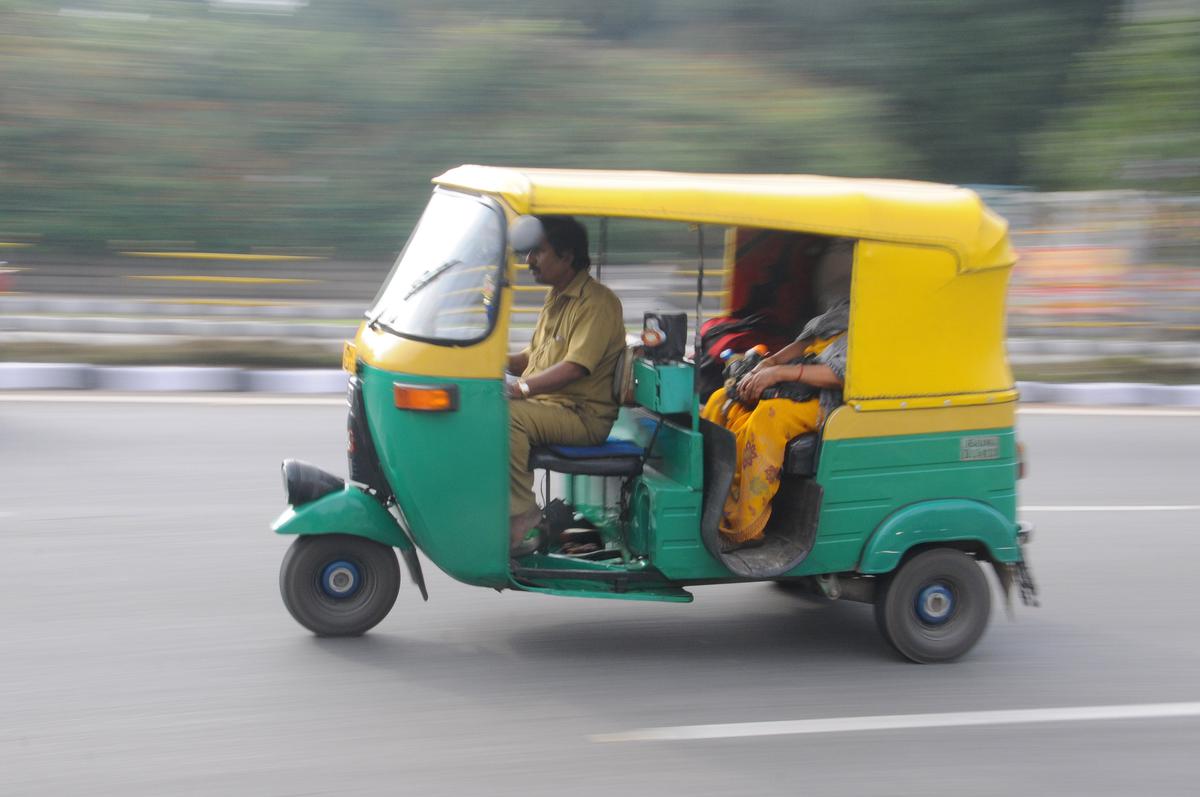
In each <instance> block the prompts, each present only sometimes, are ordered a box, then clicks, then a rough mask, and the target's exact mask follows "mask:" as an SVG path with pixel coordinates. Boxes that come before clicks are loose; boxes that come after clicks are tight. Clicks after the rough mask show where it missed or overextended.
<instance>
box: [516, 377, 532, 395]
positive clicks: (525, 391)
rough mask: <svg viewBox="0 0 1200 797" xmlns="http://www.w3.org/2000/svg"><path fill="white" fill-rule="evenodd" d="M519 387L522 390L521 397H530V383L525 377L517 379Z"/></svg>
mask: <svg viewBox="0 0 1200 797" xmlns="http://www.w3.org/2000/svg"><path fill="white" fill-rule="evenodd" d="M517 389H518V390H520V391H521V398H529V383H528V382H526V381H525V380H524V379H518V380H517Z"/></svg>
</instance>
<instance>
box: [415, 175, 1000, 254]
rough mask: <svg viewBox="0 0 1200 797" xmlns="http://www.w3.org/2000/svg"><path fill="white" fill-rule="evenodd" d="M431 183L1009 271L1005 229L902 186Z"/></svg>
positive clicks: (584, 211) (965, 192) (982, 209)
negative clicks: (905, 247) (888, 245)
mask: <svg viewBox="0 0 1200 797" xmlns="http://www.w3.org/2000/svg"><path fill="white" fill-rule="evenodd" d="M433 182H434V183H436V184H438V185H442V186H446V187H450V188H461V189H465V190H468V191H473V192H477V193H483V194H492V195H496V196H499V197H501V198H503V199H504V201H505V202H506V203H507V204H508V205H509V206H510V207H511V208H512V209H513V210H514V211H515V212H517V213H537V214H541V213H563V214H576V215H581V216H612V217H624V218H638V219H659V220H672V221H689V222H696V223H705V224H722V225H728V226H739V227H758V228H763V229H775V230H793V231H797V232H809V233H815V234H819V235H830V236H838V237H845V238H856V239H862V240H875V241H888V242H893V243H904V244H910V245H918V246H935V247H939V248H944V249H947V250H949V251H951V252H952V253H953V254H954V256H955V260H956V270H957V271H958V272H959V273H963V272H970V271H979V270H984V269H991V268H1003V267H1007V266H1010V265H1012V263H1013V261H1014V260H1015V259H1016V256H1015V254H1014V253H1013V250H1012V247H1011V246H1010V244H1009V241H1008V224H1007V222H1005V221H1004V219H1002V218H1001V217H999V216H997V215H996V214H994V213H992V212H991V211H990V210H988V208H987V206H985V205H984V204H983V202H982V200H980V198H979V196H978V195H977V194H976V193H975V192H974V191H971V190H969V189H965V188H959V187H956V186H950V185H941V184H936V183H922V182H915V181H907V180H873V179H859V178H848V177H818V176H812V175H759V174H689V173H681V172H642V171H604V170H591V169H520V168H504V167H493V166H459V167H458V168H455V169H451V170H450V171H448V172H446V173H445V174H442V175H441V176H439V177H436V178H434V180H433Z"/></svg>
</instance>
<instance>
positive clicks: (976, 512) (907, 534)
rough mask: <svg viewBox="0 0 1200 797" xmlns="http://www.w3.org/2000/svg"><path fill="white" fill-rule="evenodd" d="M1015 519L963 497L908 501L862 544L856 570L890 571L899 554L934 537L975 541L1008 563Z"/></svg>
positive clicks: (1016, 553)
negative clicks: (913, 502) (916, 501)
mask: <svg viewBox="0 0 1200 797" xmlns="http://www.w3.org/2000/svg"><path fill="white" fill-rule="evenodd" d="M1017 530H1018V529H1017V524H1016V523H1014V522H1013V521H1011V520H1008V519H1007V518H1005V517H1004V515H1002V514H1001V513H1000V512H999V511H997V510H996V508H995V507H992V506H989V505H988V504H985V503H982V502H980V501H971V500H968V499H965V498H946V499H940V500H937V501H922V502H920V503H917V504H910V505H908V506H906V507H903V508H901V509H898V510H896V511H895V512H893V513H892V514H891V515H889V516H888V517H887V518H886V519H885V520H884V521H883V522H882V523H880V524H879V528H877V529H876V530H875V533H874V534H872V535H871V538H870V539H869V540H868V541H867V544H866V546H865V547H864V548H863V553H862V558H861V560H860V561H859V565H858V572H860V573H871V574H879V573H890V572H891V571H892V570H895V569H896V565H898V564H900V559H901V558H902V557H903V556H904V553H905V552H906V551H908V550H909V549H910V548H912V547H913V546H916V545H926V544H928V543H938V542H964V541H967V542H980V543H982V544H983V545H984V546H985V547H986V548H987V550H988V553H989V555H990V556H991V558H992V560H993V561H996V562H1003V563H1006V564H1012V563H1014V562H1018V561H1020V559H1021V548H1020V545H1019V544H1018V542H1017Z"/></svg>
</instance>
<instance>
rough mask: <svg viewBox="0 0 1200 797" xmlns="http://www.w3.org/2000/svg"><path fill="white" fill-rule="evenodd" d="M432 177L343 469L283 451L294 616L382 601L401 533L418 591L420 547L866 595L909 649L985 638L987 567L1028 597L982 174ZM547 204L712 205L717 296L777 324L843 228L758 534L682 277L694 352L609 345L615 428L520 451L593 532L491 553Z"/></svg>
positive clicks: (672, 579)
mask: <svg viewBox="0 0 1200 797" xmlns="http://www.w3.org/2000/svg"><path fill="white" fill-rule="evenodd" d="M433 183H434V186H435V187H434V189H433V195H432V198H431V199H430V202H429V204H428V207H427V208H426V210H425V211H424V213H423V215H422V216H421V218H420V221H419V223H418V224H417V226H416V227H415V229H414V230H413V232H412V234H411V236H410V238H409V240H408V242H407V244H406V245H405V247H404V249H403V251H402V252H401V254H400V256H399V257H398V259H397V261H396V264H395V266H394V267H393V269H392V271H391V274H390V275H389V276H388V278H387V280H386V282H385V284H384V285H383V287H382V289H381V291H380V293H379V295H378V297H377V298H376V300H375V302H374V304H373V306H372V307H371V308H370V309H369V310H368V311H367V312H366V319H365V321H364V322H363V323H362V325H361V326H360V328H359V329H358V332H357V335H356V337H355V339H354V340H353V342H349V343H347V344H346V348H345V354H344V357H343V366H344V368H345V369H346V370H347V371H348V372H349V388H348V405H349V406H348V438H349V439H348V445H349V455H348V459H349V476H348V479H346V480H343V479H342V478H340V477H337V476H334V475H331V474H328V473H325V472H323V471H321V470H319V469H317V468H315V467H314V466H312V465H308V464H306V463H304V462H300V461H297V460H288V461H285V462H284V466H283V472H284V473H283V475H284V483H285V489H286V492H287V501H288V504H289V506H288V508H287V509H286V510H285V511H284V512H283V514H282V515H281V516H280V517H279V518H278V519H277V520H276V521H275V523H274V526H273V528H274V530H275V531H276V532H277V533H279V534H288V535H296V536H297V539H296V540H295V541H294V542H293V544H292V546H291V548H290V549H289V550H288V552H287V554H286V556H285V558H284V560H283V565H282V568H281V572H280V587H281V591H282V594H283V600H284V603H285V605H286V606H287V608H288V610H289V611H290V612H291V614H292V615H293V616H294V617H295V619H296V620H298V621H299V622H300V624H301V625H303V626H305V627H306V628H308V629H310V630H311V631H313V632H314V633H316V634H319V635H325V636H339V635H357V634H362V633H364V632H365V631H367V630H368V629H370V628H371V627H373V626H374V625H376V624H377V623H378V622H379V621H381V620H382V619H383V618H384V617H385V616H386V615H387V613H388V611H389V610H390V609H391V607H392V605H393V603H394V601H395V599H396V596H397V591H398V588H399V583H400V569H399V566H398V562H397V558H396V554H395V551H396V550H398V551H399V552H400V554H401V556H402V558H403V559H404V560H405V563H406V567H407V570H408V572H409V575H410V578H411V580H412V581H413V582H414V583H415V584H416V586H417V587H418V589H419V590H420V592H421V594H422V596H423V597H424V598H425V599H426V600H428V594H427V590H426V586H425V582H424V578H423V576H422V571H421V563H420V560H419V559H418V555H417V552H418V551H420V552H421V553H422V554H424V557H425V558H426V559H428V560H429V561H430V562H432V563H433V564H434V565H436V566H437V567H439V568H441V569H442V570H443V571H444V572H445V573H447V574H449V575H450V576H452V577H453V578H455V579H457V580H458V581H461V582H463V583H466V584H470V585H475V586H480V587H490V588H493V589H496V590H504V589H511V590H523V591H526V592H540V593H544V594H547V595H563V596H574V597H588V598H609V599H624V600H649V601H678V602H687V601H691V600H692V594H691V593H690V592H689V591H688V588H689V587H691V586H695V585H707V584H725V583H744V582H749V581H770V582H778V583H780V584H783V585H788V586H792V587H798V588H799V587H804V588H808V589H812V590H814V591H817V592H819V593H820V594H822V595H824V596H825V597H827V598H832V599H838V598H842V599H849V600H855V601H864V602H870V603H873V604H874V607H875V615H876V618H877V621H878V623H877V624H878V627H879V629H880V631H881V632H882V634H883V636H884V637H885V639H886V640H887V641H888V642H889V643H891V645H892V646H893V647H895V649H896V650H897V651H899V653H901V654H902V655H903V656H905V657H907V658H909V659H911V660H913V661H918V662H936V661H945V660H949V659H953V658H956V657H958V656H961V655H962V654H964V653H965V652H967V651H968V650H969V649H971V647H972V646H973V645H974V644H975V643H976V642H977V641H978V639H979V637H980V635H981V634H982V633H983V631H984V629H985V627H986V624H987V622H988V619H989V615H990V613H991V590H990V587H989V581H988V578H987V576H986V574H985V570H986V569H990V570H992V571H993V572H994V573H995V574H996V576H997V577H998V581H999V584H1000V587H1001V589H1002V590H1003V593H1004V595H1005V597H1006V598H1007V599H1008V603H1009V605H1010V606H1011V602H1012V598H1011V596H1012V594H1013V593H1014V592H1016V593H1019V594H1020V596H1021V598H1022V599H1023V601H1024V602H1025V603H1036V593H1035V588H1034V585H1033V581H1032V578H1031V577H1030V575H1029V570H1028V568H1027V566H1026V559H1025V555H1024V552H1023V546H1024V544H1025V543H1026V542H1027V540H1028V537H1029V533H1030V528H1029V527H1028V526H1027V525H1025V524H1022V523H1019V522H1018V521H1017V518H1016V513H1017V480H1018V475H1019V474H1018V471H1019V469H1020V468H1021V467H1023V463H1021V462H1020V454H1019V447H1018V444H1017V440H1016V434H1015V429H1014V423H1015V411H1016V406H1017V391H1016V389H1015V384H1014V382H1013V377H1012V373H1011V371H1010V368H1009V365H1008V362H1007V359H1006V355H1005V347H1004V318H1005V292H1006V286H1007V282H1008V277H1009V271H1010V268H1011V266H1012V264H1013V262H1014V260H1015V255H1014V252H1013V249H1012V247H1011V245H1010V243H1009V239H1008V235H1007V224H1006V222H1005V221H1004V220H1003V219H1001V218H1000V217H999V216H997V215H996V214H994V213H993V212H991V211H990V210H989V209H988V208H987V207H986V206H985V205H984V204H983V203H982V202H981V200H980V199H979V197H978V196H977V195H976V194H975V193H974V192H972V191H970V190H967V189H963V188H958V187H953V186H945V185H934V184H927V183H918V182H907V181H893V180H866V179H847V178H829V177H815V176H785V175H727V174H720V175H717V174H683V173H663V172H622V171H594V170H547V169H517V168H495V167H485V166H462V167H459V168H455V169H452V170H450V171H448V172H446V173H445V174H442V175H441V176H439V177H437V178H435V179H434V180H433ZM539 214H571V215H574V216H576V217H579V218H581V219H588V220H591V221H592V222H596V221H599V223H601V224H603V223H605V222H606V221H608V220H629V219H634V220H655V221H659V222H682V223H685V224H687V225H691V227H690V228H689V229H692V230H695V231H696V234H697V235H698V236H699V237H701V238H702V236H703V235H704V231H705V230H709V231H710V235H711V234H712V232H713V231H720V232H721V233H723V235H724V262H723V263H722V264H721V266H720V269H719V271H720V272H721V273H722V274H724V275H726V280H725V286H726V290H725V309H724V310H723V311H722V312H723V313H725V315H726V316H727V317H729V318H732V319H739V318H740V319H744V318H746V317H747V315H748V314H747V312H746V311H747V310H749V309H757V310H765V313H764V314H763V315H764V316H770V317H771V322H772V324H773V325H774V327H773V328H774V329H775V330H776V331H778V330H779V329H784V330H785V331H786V330H788V329H790V330H791V331H792V332H794V331H795V330H798V329H799V328H800V326H801V325H802V324H803V322H804V321H805V320H806V319H807V318H808V317H809V316H811V315H813V314H815V313H816V312H817V310H819V309H820V308H817V307H815V305H814V302H815V299H814V291H813V289H812V283H813V281H814V279H815V277H814V272H815V269H816V263H817V261H818V260H820V258H821V255H822V253H824V252H827V251H828V250H829V248H830V245H831V242H837V243H838V244H839V245H840V246H841V248H842V250H843V251H844V252H845V257H844V258H843V260H844V269H845V270H846V272H847V273H846V274H845V275H844V277H845V280H846V285H847V288H848V291H849V299H850V322H849V330H848V332H847V335H848V357H847V365H846V378H845V385H844V390H843V395H844V403H843V404H842V405H841V406H839V407H837V408H836V409H835V410H834V411H832V412H831V413H828V414H827V416H826V417H824V419H823V424H822V425H821V427H820V428H819V429H818V430H817V431H815V432H813V433H810V434H806V435H803V436H801V437H799V438H796V439H794V440H792V441H791V442H790V443H789V444H788V447H787V455H786V458H785V462H784V463H783V467H782V470H783V474H784V475H783V477H782V482H783V484H782V487H781V489H780V491H779V493H778V495H777V496H776V498H775V499H774V504H773V513H772V517H771V521H770V524H769V525H768V527H767V531H766V536H765V544H763V545H761V546H759V547H756V548H750V549H739V550H732V551H730V550H724V549H725V548H727V547H728V546H723V545H722V541H721V538H720V534H719V532H718V522H719V518H720V514H721V508H722V505H723V503H724V501H725V498H726V495H727V493H728V489H729V483H730V475H731V472H732V464H731V463H732V459H733V455H734V452H733V442H732V441H733V436H732V435H731V434H730V433H729V432H727V431H725V430H724V429H721V428H720V427H718V426H716V425H714V424H710V423H708V422H707V421H703V420H702V419H701V418H700V414H699V409H700V406H701V404H700V401H701V398H702V396H703V395H704V391H703V390H702V389H701V382H702V380H701V379H700V374H699V373H698V367H699V362H700V360H701V358H702V356H703V354H704V352H703V344H702V343H701V338H700V335H698V334H696V329H697V325H698V324H699V322H700V321H701V317H700V316H701V314H702V313H701V307H702V305H701V303H700V302H697V304H696V313H695V316H694V318H693V319H692V324H691V327H692V332H691V336H692V337H693V338H695V340H696V343H695V344H694V345H693V346H692V352H691V356H690V357H686V356H680V355H675V356H667V357H662V356H655V354H654V351H653V349H652V348H647V347H645V346H642V347H640V348H639V347H636V346H631V347H630V348H629V349H628V350H627V351H626V353H625V358H624V360H623V363H622V365H621V366H619V367H618V372H617V374H616V375H615V376H616V378H615V379H614V392H615V394H616V395H618V397H619V399H620V400H621V402H622V404H623V407H622V409H621V411H620V417H619V418H618V420H617V422H616V424H615V426H614V427H613V432H612V435H611V436H610V438H609V439H608V441H607V442H606V443H604V444H602V445H600V446H594V447H570V446H547V447H537V448H535V449H534V451H533V453H532V454H531V457H530V463H529V464H530V466H531V468H534V469H540V470H544V471H546V472H547V474H553V476H548V477H547V478H546V479H545V485H547V486H546V487H545V495H544V500H546V501H547V502H548V503H547V514H548V515H549V514H550V513H551V509H553V511H554V512H555V513H557V516H558V520H557V521H555V522H558V523H559V525H560V526H561V527H566V528H569V529H570V533H569V534H563V535H562V537H561V538H560V540H561V539H565V538H567V537H573V538H576V539H578V538H580V535H585V536H587V537H588V538H590V539H591V540H592V541H593V544H591V545H584V546H578V545H577V546H564V545H561V544H560V543H554V544H548V545H546V546H543V547H542V548H540V549H539V550H537V551H535V552H534V553H531V554H528V555H526V556H522V557H520V558H518V559H513V558H510V552H509V536H508V501H509V489H508V485H509V471H508V402H509V401H510V399H508V398H506V391H505V373H504V369H505V363H506V355H507V352H508V350H509V330H510V323H511V317H512V314H513V309H514V299H513V297H514V293H515V290H514V288H515V287H516V282H517V273H518V269H519V268H520V266H521V263H522V262H523V260H522V257H521V255H520V250H522V249H527V248H528V247H529V246H531V245H532V244H530V243H528V242H527V241H526V239H528V238H529V236H530V235H531V233H530V230H531V229H533V230H536V223H534V222H532V221H531V219H530V217H531V216H535V215H539ZM533 234H534V235H536V232H535V233H533ZM711 240H712V239H711V238H710V241H711ZM602 245H603V244H602ZM702 246H703V244H701V248H699V249H698V250H697V251H698V252H699V253H700V254H698V257H697V260H698V262H697V263H696V264H695V265H696V267H697V268H698V269H699V275H700V278H699V279H698V280H697V285H698V289H699V290H703V285H704V273H703V269H704V268H705V263H704V260H703V254H702V253H703V251H704V250H703V248H702ZM709 268H710V269H711V268H712V266H711V265H709ZM634 272H636V268H634V267H625V268H624V269H623V273H624V274H626V275H627V276H628V275H629V274H631V273H634ZM752 304H753V305H755V307H753V308H751V305H752ZM664 309H665V310H671V309H672V308H671V307H669V306H667V305H666V303H664ZM651 315H652V314H651ZM653 320H654V323H652V324H648V326H654V327H655V332H656V333H657V332H660V331H661V327H660V326H659V325H658V323H657V319H653ZM751 332H752V330H751ZM660 337H661V335H660ZM749 337H750V338H753V334H751V335H750V336H749ZM653 342H654V341H652V340H650V339H649V338H647V343H653ZM680 348H681V347H680ZM551 486H554V493H555V496H554V497H553V498H552V497H551V495H550V487H551ZM547 522H549V521H547ZM580 550H582V551H584V552H583V553H578V552H577V551H580Z"/></svg>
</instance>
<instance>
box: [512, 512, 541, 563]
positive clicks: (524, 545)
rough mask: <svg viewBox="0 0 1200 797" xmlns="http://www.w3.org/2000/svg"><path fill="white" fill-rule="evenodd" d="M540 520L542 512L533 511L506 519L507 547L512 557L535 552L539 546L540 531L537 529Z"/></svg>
mask: <svg viewBox="0 0 1200 797" xmlns="http://www.w3.org/2000/svg"><path fill="white" fill-rule="evenodd" d="M541 519H542V510H540V509H538V508H537V507H536V506H535V507H534V508H533V509H530V510H527V511H525V512H522V513H521V514H519V515H512V516H511V517H509V519H508V545H509V551H510V552H511V553H512V555H513V556H525V555H526V554H531V553H533V552H534V551H536V550H537V548H538V545H539V544H541V541H542V535H541V531H540V530H539V529H538V528H537V524H538V521H539V520H541Z"/></svg>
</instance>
